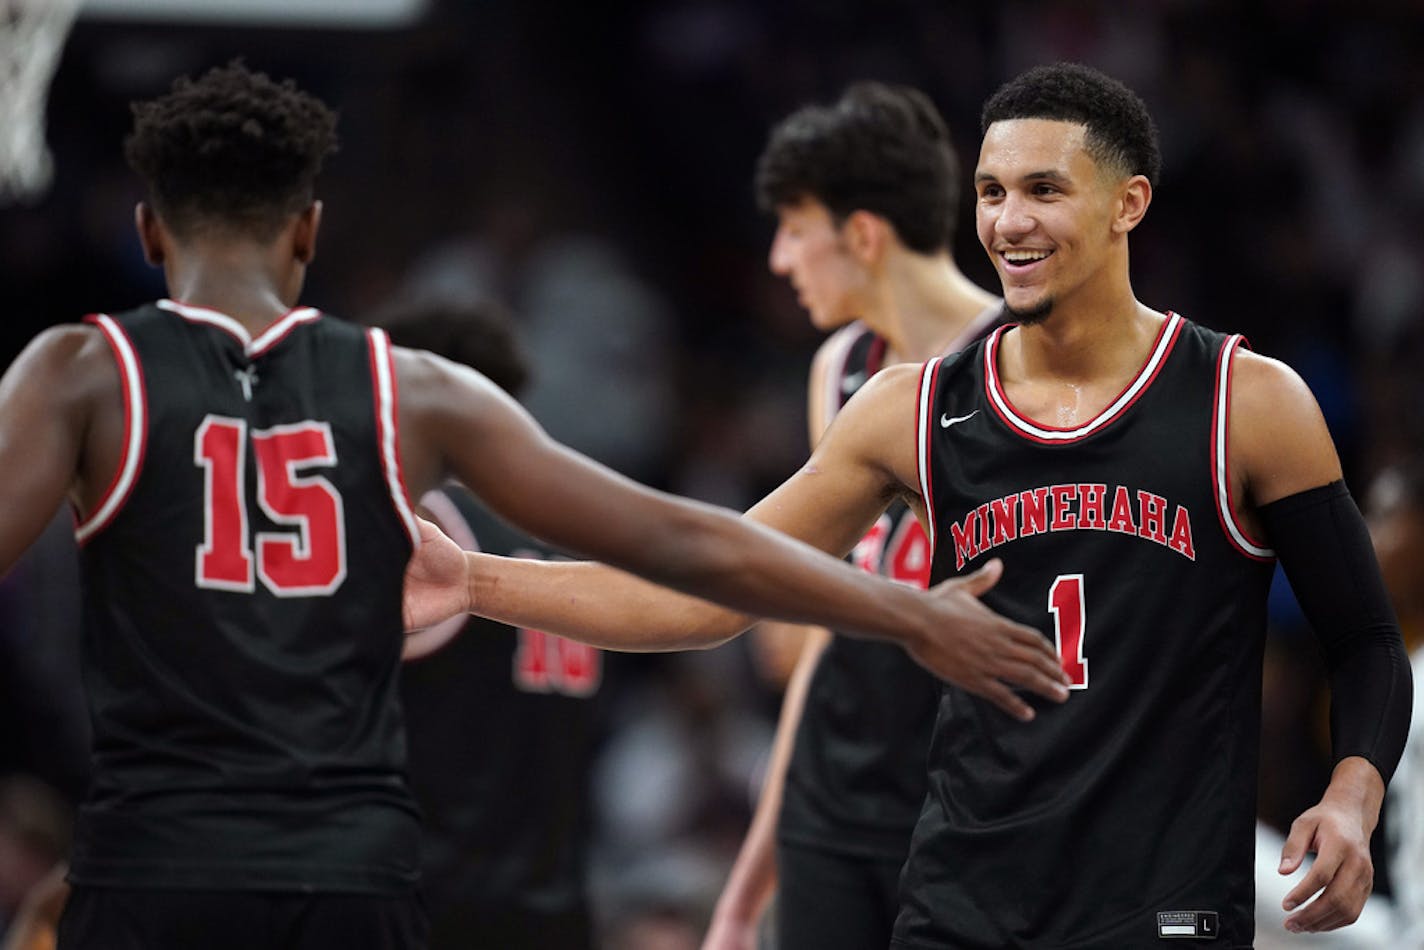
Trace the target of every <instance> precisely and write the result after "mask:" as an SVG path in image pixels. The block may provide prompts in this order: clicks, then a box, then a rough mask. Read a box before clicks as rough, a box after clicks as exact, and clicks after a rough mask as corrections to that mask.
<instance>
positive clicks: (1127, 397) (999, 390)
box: [984, 313, 1182, 442]
mask: <svg viewBox="0 0 1424 950" xmlns="http://www.w3.org/2000/svg"><path fill="white" fill-rule="evenodd" d="M1181 325H1182V317H1181V316H1180V315H1178V314H1175V313H1173V314H1169V315H1168V317H1167V321H1166V323H1165V324H1164V325H1163V327H1162V330H1161V331H1160V332H1159V333H1158V337H1157V343H1156V345H1155V346H1154V347H1153V348H1152V353H1151V355H1149V356H1148V358H1147V362H1146V363H1145V364H1143V367H1142V369H1141V370H1140V371H1139V372H1138V374H1137V377H1136V378H1135V379H1133V381H1132V382H1131V383H1130V384H1129V385H1128V387H1127V388H1126V389H1124V390H1123V391H1122V392H1121V393H1119V394H1118V397H1117V398H1116V399H1114V400H1113V401H1112V402H1111V403H1110V404H1109V405H1108V406H1107V408H1105V409H1104V410H1103V411H1102V412H1100V413H1098V414H1097V416H1095V417H1094V418H1093V419H1092V420H1090V421H1089V422H1087V423H1085V424H1083V425H1081V426H1077V427H1075V428H1072V429H1049V428H1044V427H1043V426H1041V425H1038V424H1037V423H1035V422H1034V421H1033V420H1031V419H1026V418H1024V417H1023V416H1021V415H1019V414H1018V411H1017V410H1015V409H1014V407H1013V406H1012V405H1011V404H1010V403H1009V400H1008V399H1007V398H1006V397H1005V395H1004V392H1003V386H1002V384H1001V383H1000V382H999V367H998V352H999V341H1000V339H1002V337H1003V335H1004V331H1003V330H1002V329H1000V330H996V331H995V332H994V334H993V335H992V336H990V337H989V340H988V342H987V343H986V344H985V346H984V378H985V380H986V381H987V385H986V386H985V389H987V390H988V391H989V398H990V399H991V400H993V403H994V406H995V408H996V409H998V412H999V415H1000V417H1001V418H1003V419H1004V420H1005V421H1006V422H1008V423H1009V424H1010V425H1011V426H1013V427H1014V428H1015V429H1018V430H1019V431H1020V432H1023V433H1024V434H1025V435H1028V436H1030V437H1032V438H1035V439H1039V440H1041V441H1046V442H1070V441H1073V440H1075V439H1081V438H1083V437H1084V436H1086V435H1089V434H1091V433H1093V432H1096V431H1097V430H1098V429H1101V428H1102V427H1103V426H1105V425H1107V424H1108V423H1110V422H1112V421H1113V420H1114V419H1116V418H1117V417H1118V416H1119V415H1121V414H1122V412H1123V410H1124V409H1126V408H1127V407H1128V406H1130V405H1131V404H1132V403H1133V402H1134V401H1136V399H1137V397H1138V396H1140V395H1141V394H1142V392H1143V390H1144V389H1146V388H1147V386H1148V385H1149V384H1150V383H1151V382H1152V380H1153V379H1155V378H1156V376H1157V371H1158V370H1159V369H1160V368H1161V366H1162V362H1163V361H1164V360H1165V359H1166V358H1167V354H1168V353H1169V352H1171V350H1172V345H1173V343H1174V342H1175V341H1176V339H1177V332H1178V330H1180V329H1181Z"/></svg>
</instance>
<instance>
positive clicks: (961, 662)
mask: <svg viewBox="0 0 1424 950" xmlns="http://www.w3.org/2000/svg"><path fill="white" fill-rule="evenodd" d="M1003 573H1004V563H1003V562H1002V561H1000V560H999V559H998V558H994V559H993V560H991V561H989V563H987V564H985V565H984V566H983V567H981V568H980V569H979V570H977V571H975V572H974V573H973V574H969V575H966V576H964V577H956V578H952V579H950V580H947V581H944V582H943V583H941V584H937V585H936V586H935V587H934V589H933V590H932V592H931V593H932V596H933V597H934V598H935V599H936V600H937V601H939V606H940V608H941V609H942V611H943V615H944V619H943V620H942V621H941V622H940V623H939V626H938V629H936V630H935V632H934V635H933V636H932V637H931V638H929V639H928V640H927V641H925V642H922V643H920V644H917V645H915V646H913V647H908V648H907V649H908V650H909V653H910V655H911V656H912V657H914V658H915V660H916V661H917V662H919V663H920V665H921V666H924V667H925V668H926V669H928V670H929V671H930V672H932V673H934V674H935V675H936V676H939V677H940V678H941V679H945V680H948V681H949V682H951V683H953V684H955V685H956V686H959V687H961V688H963V689H966V690H968V691H969V692H971V693H974V694H975V695H978V696H982V697H984V698H985V699H987V700H989V701H990V702H992V703H993V704H994V705H996V706H998V707H999V708H1000V709H1002V710H1003V711H1004V712H1006V713H1008V714H1009V715H1010V716H1013V717H1014V718H1016V719H1020V720H1023V721H1024V722H1028V721H1029V720H1031V719H1033V707H1031V706H1030V705H1029V704H1028V703H1026V702H1024V701H1023V700H1022V699H1021V698H1019V697H1018V696H1017V695H1015V694H1014V691H1013V690H1012V689H1010V688H1009V686H1008V685H1006V684H1009V683H1012V684H1014V685H1016V686H1021V687H1023V688H1025V689H1028V690H1031V691H1032V692H1035V693H1038V694H1039V695H1040V696H1043V697H1045V698H1047V699H1051V700H1054V701H1055V702H1060V703H1061V702H1063V701H1064V700H1065V699H1067V698H1068V677H1067V675H1066V674H1064V672H1063V668H1062V664H1061V662H1060V661H1059V659H1058V656H1057V654H1055V653H1054V652H1053V648H1052V647H1051V646H1049V644H1048V640H1047V638H1045V637H1044V636H1043V634H1041V633H1039V632H1038V631H1037V630H1035V629H1033V628H1032V627H1027V626H1024V625H1023V624H1020V623H1014V622H1013V621H1012V620H1009V619H1007V618H1005V617H1001V616H999V615H998V614H996V613H994V612H993V611H992V610H990V609H989V608H988V607H985V606H984V605H983V604H982V603H980V602H979V598H980V597H981V596H982V595H983V594H984V593H985V592H986V591H988V590H989V589H990V588H992V587H993V586H994V585H995V584H996V583H998V581H999V578H1000V577H1001V576H1002V575H1003Z"/></svg>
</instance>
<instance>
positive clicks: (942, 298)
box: [703, 82, 1000, 950]
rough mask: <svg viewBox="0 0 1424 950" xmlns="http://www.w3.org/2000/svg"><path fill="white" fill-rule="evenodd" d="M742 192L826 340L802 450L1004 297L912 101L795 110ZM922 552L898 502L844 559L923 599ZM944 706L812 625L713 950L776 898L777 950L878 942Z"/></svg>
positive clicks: (749, 936) (880, 656)
mask: <svg viewBox="0 0 1424 950" xmlns="http://www.w3.org/2000/svg"><path fill="white" fill-rule="evenodd" d="M756 185H757V197H758V202H759V204H760V205H761V206H762V208H763V210H765V211H768V212H772V213H774V214H775V215H776V217H777V228H776V235H775V238H774V239H773V242H772V246H771V253H770V264H771V268H772V270H773V271H775V272H776V273H777V274H779V275H781V276H783V277H785V278H787V279H788V280H789V281H790V282H791V284H792V286H793V287H794V288H795V289H796V291H797V294H798V296H799V298H800V300H801V302H802V304H803V305H804V306H805V307H806V309H807V311H808V313H809V315H810V318H811V322H812V324H814V325H815V326H816V327H817V328H818V329H821V330H826V331H831V330H834V331H836V332H835V333H834V334H833V335H832V336H831V337H830V338H829V339H827V340H826V342H825V343H824V344H822V346H821V347H820V349H819V350H818V351H817V353H816V357H815V360H814V362H813V363H812V367H811V374H810V382H809V386H808V389H809V396H808V413H807V415H808V421H809V423H810V435H811V446H812V448H814V447H815V444H816V442H818V441H819V440H820V438H821V434H822V433H823V432H825V430H826V427H827V426H828V425H829V424H830V421H831V419H832V418H833V417H834V416H835V414H836V413H837V412H839V411H840V408H841V406H843V405H844V404H845V403H846V401H847V400H848V399H850V397H851V396H853V395H854V394H855V392H856V391H857V390H859V389H860V387H861V386H863V385H864V384H865V383H866V381H867V380H868V379H869V378H870V377H871V376H873V375H874V374H875V373H877V372H878V371H879V370H880V369H882V368H883V367H886V366H893V365H896V364H899V363H916V364H918V363H922V362H924V361H925V360H927V359H929V358H930V357H932V356H938V355H940V354H943V353H950V352H954V351H955V350H957V349H959V348H960V347H962V346H963V345H965V344H966V343H969V342H971V341H973V340H974V339H975V338H976V337H977V336H979V335H980V334H981V333H982V332H983V331H984V330H985V329H986V328H987V327H989V326H990V325H992V324H993V322H994V321H995V320H996V319H997V317H998V316H999V309H1000V308H999V301H998V300H997V299H996V298H994V297H993V296H992V295H990V294H988V293H986V292H985V291H983V290H981V289H980V288H978V287H976V286H975V285H974V284H972V283H971V282H970V281H969V280H968V278H966V277H965V276H964V275H963V274H962V273H960V271H959V268H958V267H957V266H956V265H955V262H954V257H953V255H952V253H951V251H950V247H951V245H952V244H953V239H954V231H955V216H956V213H957V211H958V209H959V200H958V198H959V190H960V187H961V185H960V178H959V162H958V159H957V157H956V155H955V153H954V148H953V145H952V144H951V143H950V139H949V131H948V129H946V128H945V125H944V120H943V119H942V118H941V117H940V115H939V113H938V111H937V110H936V109H935V107H934V104H933V103H932V102H930V100H929V98H928V97H927V96H925V95H924V94H923V93H921V92H919V91H917V90H914V89H910V88H907V87H903V86H892V85H887V84H883V83H875V82H865V83H858V84H856V85H854V86H851V87H850V88H848V89H847V90H846V91H845V92H844V94H842V96H841V97H840V98H839V99H838V100H837V101H836V102H835V103H834V104H830V105H811V106H806V107H805V108H802V109H799V110H797V111H796V112H794V113H792V114H791V115H790V116H788V117H787V118H785V119H783V120H782V121H781V122H780V123H778V124H777V126H776V127H775V128H774V129H773V130H772V131H771V134H770V136H769V138H768V141H767V145H766V148H765V149H764V150H763V152H762V154H761V158H760V160H759V161H758V165H757V180H756ZM929 555H930V551H929V540H928V538H927V537H926V536H925V533H924V531H923V530H922V529H921V528H920V525H919V522H918V521H917V520H916V519H915V516H914V514H913V513H912V512H911V511H910V509H909V508H908V507H906V506H905V505H903V504H898V503H897V504H896V505H893V506H891V508H890V509H889V510H888V511H887V512H886V513H885V515H883V516H881V518H880V519H879V520H878V521H877V522H876V524H875V526H874V527H873V528H872V529H871V531H870V533H869V534H867V535H866V536H865V538H864V539H862V541H861V542H860V544H858V545H857V547H856V550H855V552H854V553H853V555H852V560H853V561H854V562H855V563H857V564H858V565H860V566H861V567H863V568H865V569H866V570H869V571H874V572H878V573H881V574H885V575H887V576H889V577H891V578H893V579H894V580H897V581H900V582H902V583H908V584H913V585H915V586H919V587H923V586H925V583H926V581H927V580H928V578H929V567H930V558H929ZM938 695H939V683H938V681H936V680H935V679H934V678H933V677H931V676H930V675H928V674H927V673H926V672H925V671H924V670H923V669H921V668H920V667H919V666H918V665H916V664H915V663H914V662H912V661H911V660H910V659H909V658H908V657H907V656H906V655H905V653H904V651H903V650H900V649H898V648H896V647H895V646H893V645H890V644H873V643H865V642H862V641H858V640H852V639H850V638H847V637H840V636H835V635H834V634H832V633H831V632H829V631H827V630H825V629H824V628H810V629H809V631H808V634H807V636H806V639H805V643H804V645H803V646H802V649H801V653H800V658H799V660H798V662H797V665H796V670H795V672H794V673H793V675H792V678H791V681H790V683H789V685H788V688H787V691H786V695H785V698H784V700H783V701H782V709H781V717H780V723H779V725H778V734H777V738H776V741H775V743H774V744H773V753H772V758H771V762H770V764H769V766H768V770H767V777H766V780H765V782H764V785H763V790H762V793H761V797H760V800H759V801H758V803H757V810H756V815H755V816H754V818H753V820H752V824H751V827H750V829H749V830H748V832H747V837H746V841H745V842H744V843H743V845H742V849H741V852H740V853H739V854H738V856H737V861H736V863H735V865H734V866H733V869H732V873H731V875H730V877H729V878H728V881H727V885H726V888H725V889H724V890H723V893H722V896H721V898H720V899H719V901H718V903H717V908H716V912H715V914H714V916H713V920H712V926H711V928H710V930H709V932H708V934H707V938H706V940H705V941H704V944H703V946H704V947H706V948H707V950H736V948H753V947H755V945H756V938H757V927H758V921H759V918H760V917H761V915H762V912H763V909H764V908H765V906H766V904H767V900H768V898H769V897H770V896H771V893H772V891H773V889H776V890H777V894H778V899H777V909H776V915H775V919H776V928H777V933H778V943H779V945H780V946H782V947H819V948H822V950H834V948H836V947H846V948H851V950H855V948H861V947H868V946H883V945H885V944H887V943H888V942H889V940H890V931H891V929H892V927H893V926H894V923H895V911H896V908H897V907H898V906H899V902H898V898H897V895H896V881H897V880H898V878H899V875H900V867H901V865H903V864H904V861H905V854H906V851H907V850H908V849H909V844H910V832H911V830H912V829H913V828H914V825H915V819H916V818H917V817H918V816H919V811H920V805H921V803H922V802H923V801H924V795H925V753H926V750H927V749H928V747H929V737H930V728H931V726H932V725H933V723H934V714H935V708H936V705H937V698H938Z"/></svg>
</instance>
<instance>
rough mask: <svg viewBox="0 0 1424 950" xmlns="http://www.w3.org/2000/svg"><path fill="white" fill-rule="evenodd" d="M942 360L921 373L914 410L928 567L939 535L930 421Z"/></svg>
mask: <svg viewBox="0 0 1424 950" xmlns="http://www.w3.org/2000/svg"><path fill="white" fill-rule="evenodd" d="M943 362H944V357H942V356H936V357H935V358H934V359H932V360H930V361H928V362H927V363H925V365H924V366H923V367H921V369H920V402H919V405H917V406H916V407H915V431H916V432H917V433H918V434H919V443H920V444H919V446H918V448H919V451H918V452H917V453H916V456H917V459H916V460H917V462H918V465H919V470H920V471H919V476H920V497H921V498H923V499H924V500H925V523H926V524H927V525H928V526H929V540H930V563H931V564H933V563H934V552H935V542H936V541H937V539H938V536H939V532H938V528H937V524H936V521H935V510H934V478H933V476H932V475H931V473H930V421H931V417H932V415H933V413H932V412H931V411H930V410H931V409H932V408H933V406H934V391H935V385H936V383H937V382H938V381H939V368H940V365H941V364H942V363H943Z"/></svg>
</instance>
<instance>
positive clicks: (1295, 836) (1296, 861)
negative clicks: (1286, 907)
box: [1279, 815, 1315, 903]
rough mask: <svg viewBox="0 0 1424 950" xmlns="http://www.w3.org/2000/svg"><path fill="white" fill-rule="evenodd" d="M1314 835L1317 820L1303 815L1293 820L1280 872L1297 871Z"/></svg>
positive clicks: (1282, 855)
mask: <svg viewBox="0 0 1424 950" xmlns="http://www.w3.org/2000/svg"><path fill="white" fill-rule="evenodd" d="M1314 837H1315V822H1314V821H1313V820H1311V819H1308V818H1307V817H1306V816H1304V815H1302V816H1301V817H1299V818H1297V819H1296V820H1295V821H1293V822H1291V827H1290V834H1289V835H1287V836H1286V843H1285V845H1284V847H1282V848H1281V866H1280V868H1279V871H1280V873H1282V874H1294V873H1295V870H1296V868H1298V867H1300V862H1302V861H1304V860H1305V854H1306V851H1307V850H1309V848H1310V842H1311V840H1312V839H1313V838H1314ZM1297 903H1299V901H1297Z"/></svg>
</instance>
